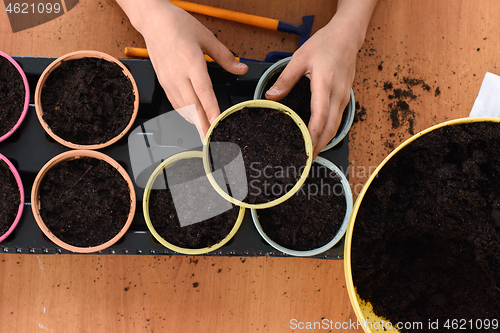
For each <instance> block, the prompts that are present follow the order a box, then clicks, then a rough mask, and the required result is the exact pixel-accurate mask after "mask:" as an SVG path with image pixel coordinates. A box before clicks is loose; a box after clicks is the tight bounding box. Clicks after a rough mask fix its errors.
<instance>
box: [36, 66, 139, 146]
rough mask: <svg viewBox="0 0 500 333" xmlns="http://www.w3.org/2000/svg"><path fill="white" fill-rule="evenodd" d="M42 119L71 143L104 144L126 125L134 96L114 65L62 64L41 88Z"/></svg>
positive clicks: (117, 67)
mask: <svg viewBox="0 0 500 333" xmlns="http://www.w3.org/2000/svg"><path fill="white" fill-rule="evenodd" d="M41 101H42V108H43V119H44V120H45V121H46V122H47V125H48V126H49V127H50V129H51V130H52V131H53V132H54V133H55V134H56V135H57V136H59V137H60V138H62V139H64V140H66V141H69V142H71V143H75V144H82V145H91V144H99V143H104V142H107V141H109V140H111V139H112V138H114V137H115V136H117V135H118V134H120V133H121V132H122V131H123V130H124V129H125V127H127V124H128V123H129V122H130V119H131V117H132V113H133V111H134V101H135V96H134V93H133V90H132V83H131V82H130V80H129V79H128V78H127V77H126V76H125V74H123V71H122V69H121V68H120V66H118V65H117V64H114V63H111V62H109V61H106V60H103V59H97V58H83V59H77V60H70V61H64V62H62V63H61V66H60V67H58V68H57V69H55V70H54V71H53V72H52V74H51V75H50V76H49V78H48V79H47V81H46V83H45V86H44V87H43V89H42V96H41Z"/></svg>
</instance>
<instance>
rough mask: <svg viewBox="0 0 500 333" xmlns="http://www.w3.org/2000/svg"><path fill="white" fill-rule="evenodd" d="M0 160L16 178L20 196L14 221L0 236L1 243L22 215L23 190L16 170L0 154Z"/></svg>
mask: <svg viewBox="0 0 500 333" xmlns="http://www.w3.org/2000/svg"><path fill="white" fill-rule="evenodd" d="M0 160H2V161H4V162H5V163H7V165H8V166H9V169H10V171H11V172H12V173H13V174H14V177H15V178H16V183H17V186H18V188H19V195H20V196H21V198H20V199H21V200H20V202H19V209H18V210H17V215H16V218H15V220H14V223H12V225H11V226H10V228H9V230H7V232H6V233H5V234H3V235H0V242H3V241H4V239H6V238H7V237H9V235H10V234H11V233H12V231H14V229H15V228H16V226H17V224H18V223H19V220H20V219H21V216H22V215H23V208H24V188H23V182H22V181H21V177H20V176H19V173H18V172H17V170H16V168H15V167H14V165H13V164H12V163H11V162H10V161H9V160H8V159H7V157H5V156H3V155H2V154H0Z"/></svg>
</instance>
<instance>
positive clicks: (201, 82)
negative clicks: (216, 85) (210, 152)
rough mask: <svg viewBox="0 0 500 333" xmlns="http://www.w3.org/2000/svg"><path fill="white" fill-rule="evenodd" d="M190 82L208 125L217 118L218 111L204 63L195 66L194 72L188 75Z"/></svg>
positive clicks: (217, 104)
mask: <svg viewBox="0 0 500 333" xmlns="http://www.w3.org/2000/svg"><path fill="white" fill-rule="evenodd" d="M190 81H191V84H192V86H193V89H194V92H195V94H196V96H197V97H198V99H199V101H200V103H201V105H202V108H203V110H204V111H205V117H206V118H207V119H208V122H209V125H210V124H212V123H213V122H214V121H215V119H216V118H217V117H218V116H219V114H220V109H219V103H218V102H217V98H216V97H215V93H214V89H213V85H212V81H211V80H210V76H209V75H208V71H207V66H206V63H205V62H203V64H200V65H199V66H196V68H195V69H194V71H193V72H191V73H190Z"/></svg>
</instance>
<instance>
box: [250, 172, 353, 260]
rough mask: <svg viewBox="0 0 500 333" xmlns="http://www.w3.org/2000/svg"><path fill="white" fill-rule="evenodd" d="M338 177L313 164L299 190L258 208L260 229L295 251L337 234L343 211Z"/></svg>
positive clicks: (307, 247) (344, 211)
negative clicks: (287, 197)
mask: <svg viewBox="0 0 500 333" xmlns="http://www.w3.org/2000/svg"><path fill="white" fill-rule="evenodd" d="M346 209H347V205H346V199H345V194H344V191H343V187H342V183H341V181H340V178H339V177H338V176H337V175H336V174H335V172H334V171H332V170H330V169H328V168H326V167H325V166H322V165H319V164H317V163H313V165H312V167H311V171H310V172H309V176H308V177H307V179H306V181H305V182H304V184H303V185H302V187H301V189H300V190H299V191H298V192H297V193H295V195H293V196H292V197H291V198H290V199H288V200H287V201H285V202H284V203H282V204H279V205H277V206H275V207H272V208H268V209H262V210H258V215H259V222H260V224H261V226H262V229H263V230H264V232H265V233H266V235H268V236H269V238H271V239H272V240H273V241H275V242H276V243H278V244H279V245H281V246H283V247H285V248H287V249H290V250H297V251H308V250H313V249H317V248H319V247H321V246H323V245H325V244H327V243H328V242H330V241H331V240H332V239H333V238H334V237H335V235H336V234H337V232H338V230H339V229H340V226H341V225H342V222H343V220H344V217H345V214H346Z"/></svg>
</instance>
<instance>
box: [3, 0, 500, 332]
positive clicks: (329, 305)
mask: <svg viewBox="0 0 500 333" xmlns="http://www.w3.org/2000/svg"><path fill="white" fill-rule="evenodd" d="M196 2H200V3H204V4H208V5H214V6H220V7H223V8H227V9H232V10H237V11H242V12H247V13H251V14H257V15H263V16H267V17H272V18H276V19H280V20H282V21H285V22H289V23H292V24H300V23H301V20H300V18H301V16H303V15H309V14H314V15H316V18H315V23H314V26H313V31H317V30H318V29H319V28H320V27H321V26H323V25H324V24H325V23H326V22H327V21H328V20H329V18H330V17H331V16H332V15H333V14H334V12H335V8H336V3H335V2H334V1H333V2H332V1H326V0H321V1H300V0H288V1H285V0H280V1H247V2H241V1H236V0H203V1H201V0H198V1H196ZM4 9H5V7H4V6H3V5H0V50H1V51H4V52H6V53H7V54H10V55H17V56H60V55H62V54H64V53H68V52H71V51H75V50H80V49H95V50H99V51H103V52H107V53H109V54H111V55H113V56H115V57H123V49H124V47H125V46H139V47H144V41H143V39H142V37H141V36H140V35H139V34H138V33H137V32H136V31H135V30H134V29H133V27H132V26H131V25H130V23H129V21H128V19H127V18H126V17H125V15H124V13H123V12H122V11H121V9H120V8H119V6H118V5H117V4H116V3H115V2H113V1H112V0H109V1H105V0H101V1H98V0H81V1H80V3H79V4H78V5H77V6H76V7H75V8H74V9H72V10H71V11H69V12H68V13H66V14H65V15H63V16H61V17H59V18H56V19H55V20H53V21H50V22H48V23H45V24H42V25H40V26H38V27H35V28H31V29H27V30H24V31H21V32H17V33H13V32H12V30H11V28H10V25H9V21H8V17H7V14H6V12H5V10H4ZM499 12H500V2H499V1H497V0H482V1H459V0H455V1H446V0H444V1H433V0H408V1H401V0H380V1H379V4H378V5H377V7H376V9H375V13H374V15H373V18H372V21H371V24H370V27H369V31H368V34H367V38H366V41H365V44H364V46H363V48H362V50H361V51H360V52H359V57H358V62H357V75H356V79H355V81H354V86H353V89H354V93H355V96H356V100H357V101H358V102H359V110H358V111H360V112H361V111H365V112H366V114H364V115H360V116H361V117H360V120H359V121H358V122H356V123H355V124H354V125H353V127H352V129H351V132H350V140H351V141H350V155H349V160H350V170H349V171H348V172H349V177H350V182H351V186H352V189H353V192H354V193H355V195H357V194H358V193H359V192H360V190H361V187H362V185H363V183H364V182H365V181H366V180H367V178H368V176H369V174H370V172H372V171H373V170H374V168H375V167H376V166H377V165H378V164H379V163H380V162H381V161H382V160H383V159H384V157H385V156H387V155H388V154H389V153H390V152H391V151H392V150H393V149H394V147H397V146H398V145H399V144H400V143H401V142H403V141H404V140H405V139H407V138H409V137H410V136H411V133H417V132H418V131H420V130H423V129H425V128H427V127H429V126H431V125H434V124H437V123H440V122H443V121H445V120H449V119H455V118H460V117H466V116H468V114H469V112H470V109H471V107H472V105H473V103H474V99H475V97H476V95H477V92H478V91H479V88H480V85H481V82H482V79H483V77H484V74H485V73H486V72H487V71H489V72H493V73H495V74H500V69H499V68H498V58H497V57H498V55H499V54H500V52H499V51H500V29H499V23H498V16H497V14H498V13H499ZM196 17H197V18H199V19H200V21H201V22H203V23H204V24H205V25H206V26H207V27H208V28H209V29H211V30H212V31H213V32H214V33H215V34H216V35H217V37H218V38H219V39H220V40H221V41H222V42H223V43H224V44H225V45H227V46H228V47H229V48H230V49H231V50H232V51H233V52H235V53H236V54H238V55H240V56H242V57H246V58H254V59H263V58H264V57H265V54H267V53H268V52H269V51H289V52H292V51H294V50H295V49H296V42H297V40H298V37H296V36H294V35H289V34H285V33H279V32H273V31H266V30H262V29H258V28H252V27H247V26H244V25H242V24H238V23H233V22H226V21H222V20H218V19H213V18H207V17H204V16H202V15H196ZM165 33H168V32H165ZM405 82H406V83H405ZM408 82H410V85H411V89H412V92H413V98H408V99H404V100H402V99H398V98H391V97H393V96H394V89H398V88H400V89H402V90H408V89H409V88H408ZM389 84H392V87H393V88H392V89H387V87H388V86H389ZM384 86H385V87H386V89H384ZM424 87H425V88H427V89H425V88H424ZM437 88H439V89H437ZM438 92H439V93H438ZM400 101H404V102H406V103H407V105H406V106H405V105H404V104H402V105H403V107H402V108H401V107H400V108H399V109H398V105H397V103H398V102H400ZM391 104H392V105H391ZM391 109H394V110H393V111H392V115H393V118H392V119H391ZM394 121H399V122H400V125H399V127H397V128H394V127H393V125H394V124H396V123H394ZM0 267H1V273H0V290H1V297H0V324H1V326H2V331H5V332H167V331H168V332H255V331H258V332H290V331H294V332H299V331H302V330H299V329H296V330H293V329H292V328H291V325H290V321H291V320H292V319H296V320H297V321H300V322H314V321H321V320H322V319H324V318H326V319H328V320H329V321H330V320H331V321H332V323H336V322H338V323H343V322H349V320H352V321H354V320H355V315H354V313H353V311H352V307H351V305H350V302H349V298H348V295H347V290H346V287H345V281H344V269H343V261H340V260H339V261H336V260H329V261H327V260H319V259H304V258H266V257H263V258H225V257H184V256H172V257H167V256H133V255H131V256H118V255H117V256H110V255H102V256H98V255H44V256H42V255H39V256H37V255H16V254H0ZM304 331H305V330H304ZM307 331H308V332H310V331H313V330H307ZM316 331H320V332H340V331H341V332H345V331H349V332H361V330H337V329H331V330H330V329H318V330H316Z"/></svg>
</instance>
